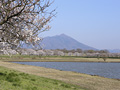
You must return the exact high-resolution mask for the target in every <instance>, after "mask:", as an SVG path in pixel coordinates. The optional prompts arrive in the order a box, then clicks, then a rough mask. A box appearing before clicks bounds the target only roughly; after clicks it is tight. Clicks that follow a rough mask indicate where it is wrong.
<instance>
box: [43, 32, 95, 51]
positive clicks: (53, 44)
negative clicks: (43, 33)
mask: <svg viewBox="0 0 120 90" xmlns="http://www.w3.org/2000/svg"><path fill="white" fill-rule="evenodd" d="M42 44H44V49H64V48H65V49H68V50H71V49H77V48H80V49H83V50H90V49H92V50H96V49H95V48H93V47H90V46H87V45H85V44H82V43H80V42H78V41H76V40H75V39H73V38H71V37H69V36H67V35H65V34H61V35H56V36H53V37H45V38H44V39H43V41H42Z"/></svg>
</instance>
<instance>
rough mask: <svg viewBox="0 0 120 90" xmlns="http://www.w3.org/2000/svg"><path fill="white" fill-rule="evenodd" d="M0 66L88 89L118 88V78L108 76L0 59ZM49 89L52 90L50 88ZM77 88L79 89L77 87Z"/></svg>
mask: <svg viewBox="0 0 120 90" xmlns="http://www.w3.org/2000/svg"><path fill="white" fill-rule="evenodd" d="M0 66H2V67H7V68H10V69H14V70H17V71H20V72H24V73H28V74H33V75H37V76H40V77H45V78H51V79H55V82H56V80H61V81H64V82H66V83H69V84H74V85H78V86H80V87H82V88H87V89H88V90H120V80H115V79H109V78H104V77H99V76H91V75H86V74H81V73H75V72H70V71H60V70H55V69H49V68H44V67H36V66H29V65H21V64H15V63H9V62H2V61H0ZM27 77H28V76H27ZM29 79H30V78H29ZM37 79H38V78H37ZM21 80H22V79H21ZM47 80H49V79H47ZM41 81H42V80H41ZM30 82H31V81H30ZM38 82H40V81H38ZM43 82H44V80H43V81H42V83H43ZM53 82H54V81H53ZM0 83H1V82H0ZM45 84H46V82H45ZM69 84H67V85H68V86H71V85H69ZM30 85H31V84H30ZM35 85H36V84H35ZM59 85H61V84H57V85H55V86H56V87H59ZM37 86H39V85H37ZM48 86H49V84H46V85H45V87H48ZM50 86H54V84H52V85H50ZM65 86H66V84H65ZM76 88H77V87H76ZM67 89H68V90H71V89H72V90H74V89H73V86H71V87H70V88H67ZM67 89H66V88H64V89H58V90H67ZM80 89H81V88H80ZM1 90H4V89H1ZM6 90H7V89H6ZM8 90H10V89H8ZM12 90H13V89H12ZM17 90H19V89H17ZM21 90H24V89H21ZM28 90H29V89H28ZM38 90H39V89H38ZM40 90H41V89H40ZM42 90H47V89H42ZM48 90H49V89H48ZM50 90H52V89H50ZM53 90H56V89H53ZM78 90H79V88H78Z"/></svg>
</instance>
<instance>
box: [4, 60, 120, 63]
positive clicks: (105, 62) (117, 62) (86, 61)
mask: <svg viewBox="0 0 120 90" xmlns="http://www.w3.org/2000/svg"><path fill="white" fill-rule="evenodd" d="M4 62H85V63H87V62H88V63H120V61H57V60H53V61H50V60H46V61H42V60H31V61H29V60H13V61H12V60H10V61H9V60H8V61H7V60H5V61H4Z"/></svg>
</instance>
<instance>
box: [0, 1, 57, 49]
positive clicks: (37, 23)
mask: <svg viewBox="0 0 120 90" xmlns="http://www.w3.org/2000/svg"><path fill="white" fill-rule="evenodd" d="M52 3H53V1H50V0H0V42H7V43H8V44H11V45H13V46H15V47H18V46H19V45H21V43H23V42H25V43H27V44H32V45H33V46H37V45H39V42H40V41H41V40H42V39H41V38H39V37H38V35H39V33H41V32H43V31H46V30H49V29H50V26H49V25H48V23H49V22H50V21H51V19H52V18H53V17H54V16H55V10H50V8H49V7H50V6H51V4H52Z"/></svg>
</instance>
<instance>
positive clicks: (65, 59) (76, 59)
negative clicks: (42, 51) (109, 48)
mask: <svg viewBox="0 0 120 90" xmlns="http://www.w3.org/2000/svg"><path fill="white" fill-rule="evenodd" d="M0 60H1V61H7V62H8V61H27V62H29V61H30V62H31V61H33V62H35V61H38V62H120V59H118V58H106V61H104V60H103V58H99V59H98V58H85V57H77V56H34V55H31V56H28V55H13V56H6V55H1V56H0Z"/></svg>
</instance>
